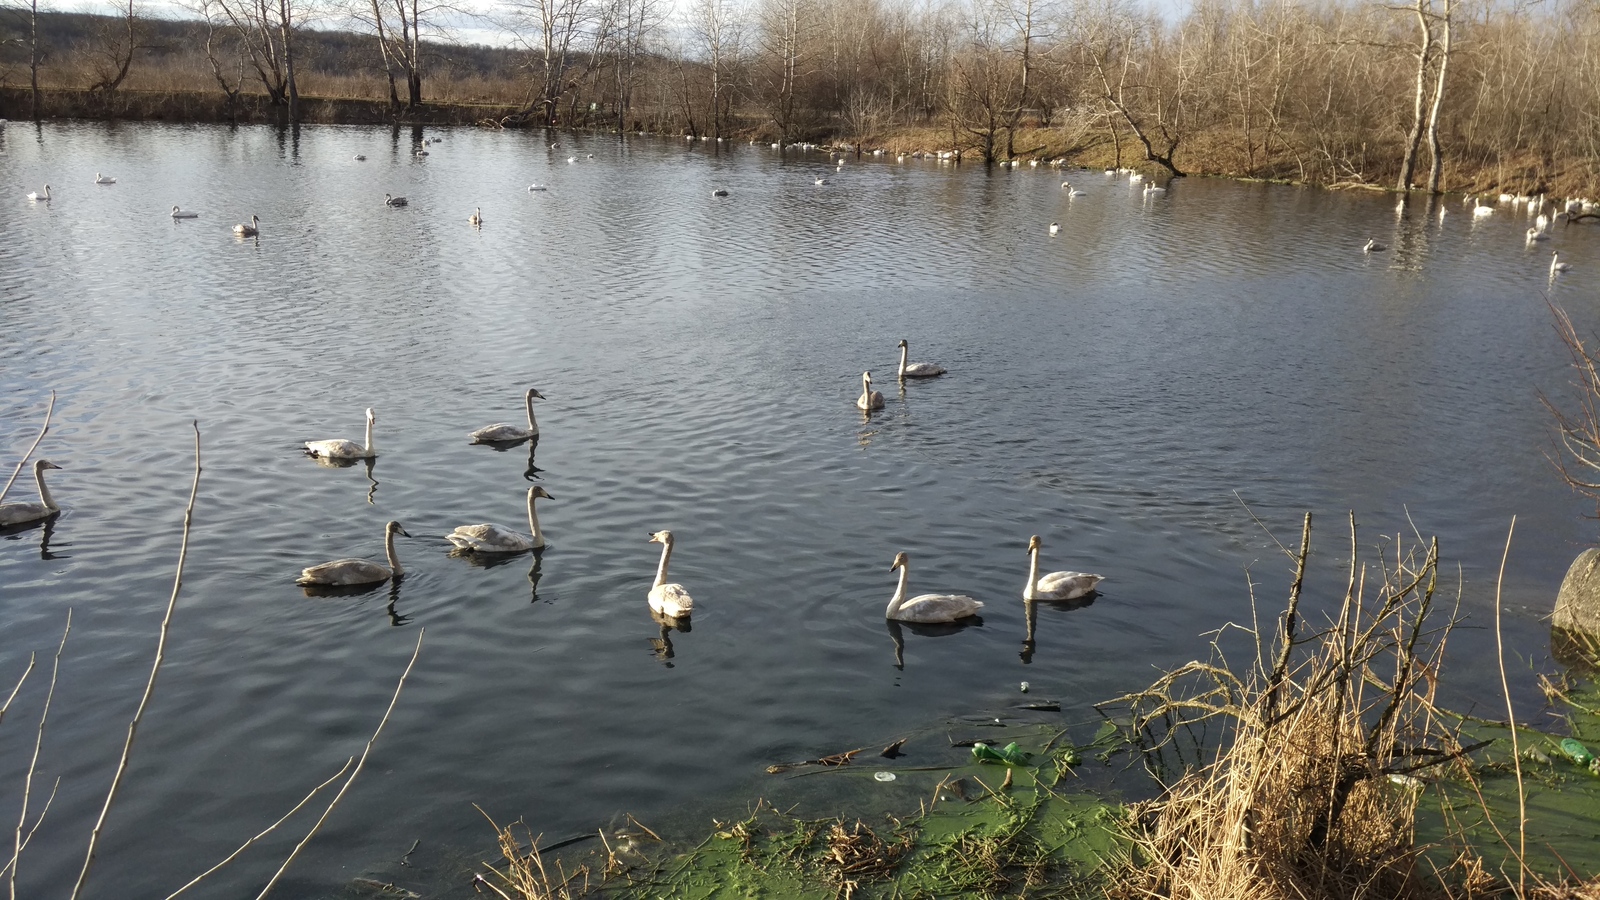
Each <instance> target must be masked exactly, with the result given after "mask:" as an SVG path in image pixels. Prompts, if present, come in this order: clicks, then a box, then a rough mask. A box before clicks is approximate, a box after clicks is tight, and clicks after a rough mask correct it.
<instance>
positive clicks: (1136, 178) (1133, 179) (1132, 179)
mask: <svg viewBox="0 0 1600 900" xmlns="http://www.w3.org/2000/svg"><path fill="white" fill-rule="evenodd" d="M1143 180H1144V176H1143V175H1141V174H1139V173H1138V172H1133V173H1130V174H1129V175H1128V183H1129V184H1138V183H1139V182H1141V181H1143Z"/></svg>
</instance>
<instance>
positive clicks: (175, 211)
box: [172, 206, 200, 219]
mask: <svg viewBox="0 0 1600 900" xmlns="http://www.w3.org/2000/svg"><path fill="white" fill-rule="evenodd" d="M172 217H173V218H174V219H198V218H200V214H199V213H197V212H188V211H185V210H181V209H179V208H177V207H176V206H174V207H173V208H172Z"/></svg>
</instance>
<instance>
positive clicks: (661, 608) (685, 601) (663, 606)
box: [648, 531, 694, 619]
mask: <svg viewBox="0 0 1600 900" xmlns="http://www.w3.org/2000/svg"><path fill="white" fill-rule="evenodd" d="M648 543H651V544H660V545H661V564H660V565H659V566H657V567H656V580H655V583H654V584H652V585H650V594H649V600H650V609H651V610H652V611H654V612H658V613H660V614H661V615H663V616H671V617H672V618H674V619H681V618H683V617H684V616H687V615H689V614H690V613H692V612H694V598H693V597H690V596H689V592H688V591H687V590H685V589H684V586H683V585H681V584H678V583H676V582H670V581H667V562H668V561H669V560H671V559H672V532H670V531H658V532H656V533H655V534H652V535H650V540H649V541H648Z"/></svg>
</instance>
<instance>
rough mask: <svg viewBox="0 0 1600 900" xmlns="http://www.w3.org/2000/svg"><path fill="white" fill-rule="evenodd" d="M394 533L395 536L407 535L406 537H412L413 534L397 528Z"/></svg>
mask: <svg viewBox="0 0 1600 900" xmlns="http://www.w3.org/2000/svg"><path fill="white" fill-rule="evenodd" d="M394 533H395V534H401V535H405V536H406V537H411V532H409V531H407V530H405V529H404V528H399V527H396V528H395V530H394Z"/></svg>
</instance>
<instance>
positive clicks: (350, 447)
mask: <svg viewBox="0 0 1600 900" xmlns="http://www.w3.org/2000/svg"><path fill="white" fill-rule="evenodd" d="M376 421H378V418H377V416H374V415H373V414H372V407H370V406H369V407H367V443H366V445H365V446H363V445H361V444H358V443H356V442H355V441H347V440H344V439H343V438H335V439H333V440H328V441H306V455H307V456H320V457H322V458H323V459H375V458H376V457H377V455H378V448H377V447H374V446H372V423H373V422H376ZM407 537H410V535H407Z"/></svg>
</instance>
